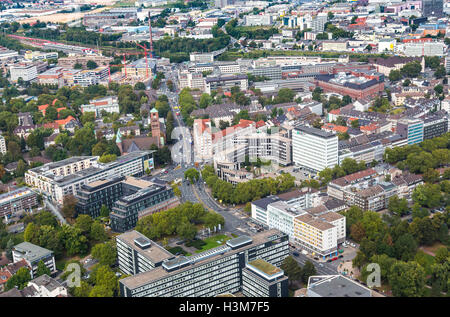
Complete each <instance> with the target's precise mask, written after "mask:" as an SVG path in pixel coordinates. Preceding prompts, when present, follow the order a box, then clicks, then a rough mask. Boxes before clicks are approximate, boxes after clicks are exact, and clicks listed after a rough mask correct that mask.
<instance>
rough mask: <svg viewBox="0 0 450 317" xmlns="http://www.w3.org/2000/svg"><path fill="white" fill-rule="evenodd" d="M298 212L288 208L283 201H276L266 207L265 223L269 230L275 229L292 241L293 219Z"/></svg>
mask: <svg viewBox="0 0 450 317" xmlns="http://www.w3.org/2000/svg"><path fill="white" fill-rule="evenodd" d="M296 216H298V210H297V209H296V208H293V207H290V206H289V205H288V204H287V203H286V202H284V201H276V202H273V203H271V204H269V205H267V223H266V225H267V226H268V227H269V228H275V229H277V230H280V231H281V232H284V233H286V234H287V235H288V236H289V240H291V241H294V218H295V217H296Z"/></svg>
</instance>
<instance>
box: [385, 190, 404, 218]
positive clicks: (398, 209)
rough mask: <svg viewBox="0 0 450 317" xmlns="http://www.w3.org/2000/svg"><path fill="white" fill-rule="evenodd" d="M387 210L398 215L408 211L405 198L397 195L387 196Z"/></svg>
mask: <svg viewBox="0 0 450 317" xmlns="http://www.w3.org/2000/svg"><path fill="white" fill-rule="evenodd" d="M388 210H389V211H390V212H392V213H393V214H396V215H398V216H403V215H405V214H406V213H407V212H408V201H407V200H406V198H402V199H400V198H398V196H397V195H394V196H391V197H389V204H388Z"/></svg>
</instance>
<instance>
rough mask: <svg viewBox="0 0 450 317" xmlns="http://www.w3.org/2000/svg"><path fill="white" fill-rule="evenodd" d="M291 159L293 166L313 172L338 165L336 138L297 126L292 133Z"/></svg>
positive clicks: (332, 135) (335, 136)
mask: <svg viewBox="0 0 450 317" xmlns="http://www.w3.org/2000/svg"><path fill="white" fill-rule="evenodd" d="M292 158H293V162H294V163H295V165H298V166H302V167H304V168H305V169H307V170H311V171H313V172H320V171H321V170H323V169H325V168H327V167H330V168H333V167H334V166H335V165H336V164H338V162H339V161H338V136H337V135H336V134H333V133H331V132H326V131H322V130H320V129H316V128H311V127H306V126H301V125H299V126H297V127H295V128H294V131H293V133H292Z"/></svg>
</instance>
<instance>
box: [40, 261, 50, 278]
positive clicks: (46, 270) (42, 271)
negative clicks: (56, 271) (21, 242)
mask: <svg viewBox="0 0 450 317" xmlns="http://www.w3.org/2000/svg"><path fill="white" fill-rule="evenodd" d="M44 274H47V275H48V276H50V275H51V274H52V273H51V272H50V269H49V268H48V267H47V266H46V265H45V264H44V262H43V261H42V260H41V261H39V263H38V267H37V271H36V277H38V276H41V275H44Z"/></svg>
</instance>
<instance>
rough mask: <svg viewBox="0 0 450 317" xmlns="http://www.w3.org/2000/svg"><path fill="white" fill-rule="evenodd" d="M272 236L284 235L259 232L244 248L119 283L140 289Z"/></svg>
mask: <svg viewBox="0 0 450 317" xmlns="http://www.w3.org/2000/svg"><path fill="white" fill-rule="evenodd" d="M135 232H136V231H135ZM272 236H278V237H277V238H279V237H281V236H284V234H283V233H281V232H280V231H278V230H276V229H271V230H267V231H264V232H261V233H258V234H256V235H254V236H252V243H250V244H248V245H246V246H244V247H242V248H238V249H236V250H231V251H228V252H226V253H225V254H218V255H216V256H212V257H209V258H205V259H203V260H200V261H198V262H195V263H192V262H191V264H190V265H188V266H185V267H183V268H180V269H178V270H174V271H171V272H168V271H166V270H165V269H164V268H163V267H162V266H158V267H157V268H155V269H153V270H151V271H148V272H142V273H139V274H136V275H134V276H130V277H126V278H124V279H122V280H121V283H123V285H124V286H126V287H127V288H129V289H131V290H133V289H136V288H138V287H141V286H143V285H146V284H148V283H150V282H152V281H157V280H159V279H161V278H165V277H168V276H172V275H176V274H179V273H181V272H184V271H187V270H190V269H192V268H194V267H199V266H201V265H204V264H206V263H209V262H211V261H214V260H216V259H219V258H221V257H223V256H228V255H231V254H235V253H239V252H242V251H244V250H246V249H249V248H251V247H254V246H256V245H260V244H262V243H264V242H267V241H269V240H270V238H271V237H272ZM277 238H274V239H271V240H275V239H277ZM271 240H270V241H271ZM180 258H181V259H180V261H181V262H183V263H184V261H185V260H186V257H184V256H182V257H180Z"/></svg>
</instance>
